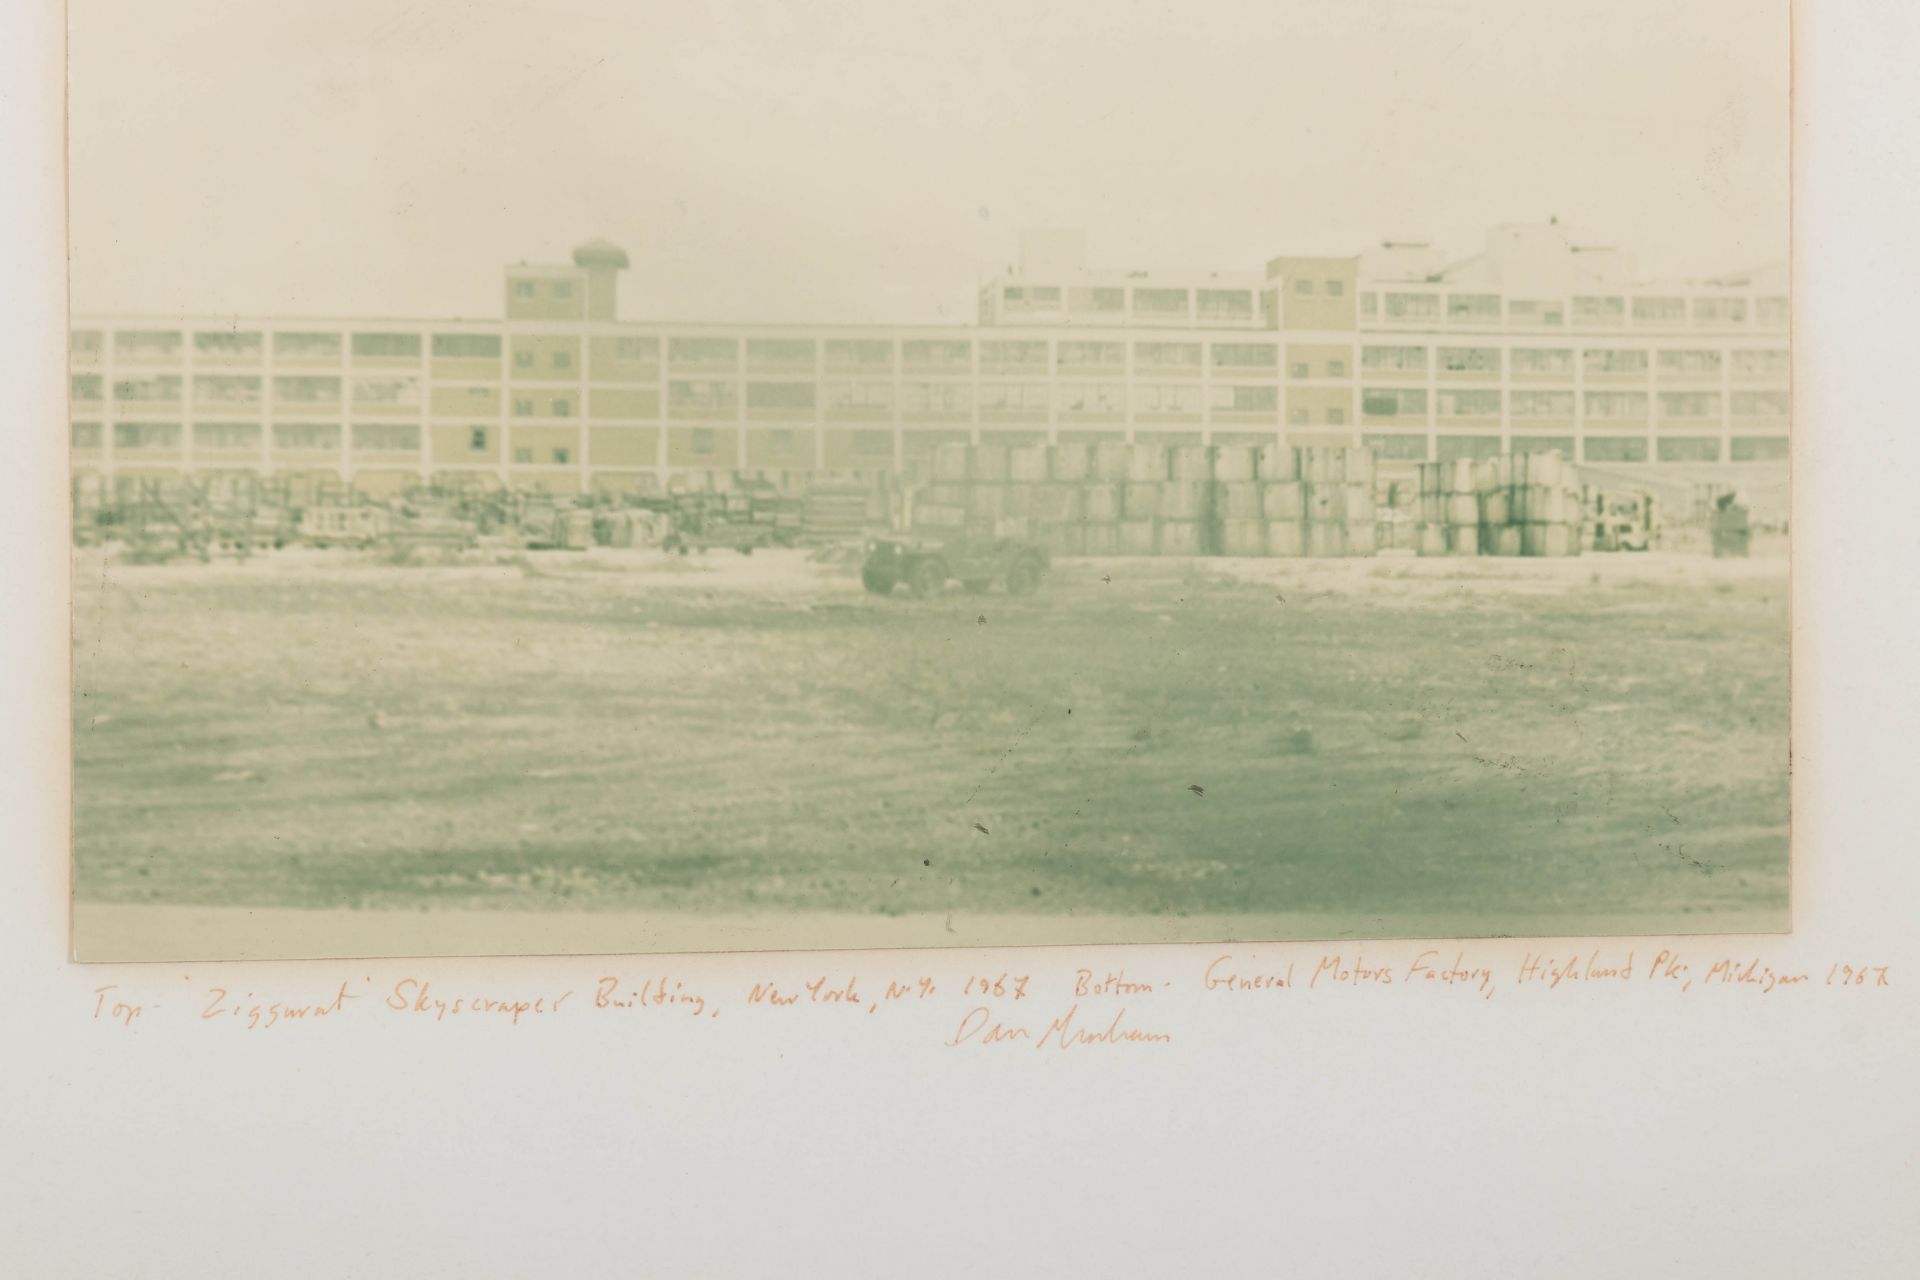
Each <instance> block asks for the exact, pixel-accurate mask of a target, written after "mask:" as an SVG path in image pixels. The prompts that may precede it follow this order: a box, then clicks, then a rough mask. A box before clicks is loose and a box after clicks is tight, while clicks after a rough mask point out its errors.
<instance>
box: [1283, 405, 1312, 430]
mask: <svg viewBox="0 0 1920 1280" xmlns="http://www.w3.org/2000/svg"><path fill="white" fill-rule="evenodd" d="M1306 424H1307V411H1306V410H1305V409H1303V408H1301V407H1300V406H1299V405H1291V406H1289V407H1288V409H1287V425H1288V426H1290V427H1304V426H1305V425H1306Z"/></svg>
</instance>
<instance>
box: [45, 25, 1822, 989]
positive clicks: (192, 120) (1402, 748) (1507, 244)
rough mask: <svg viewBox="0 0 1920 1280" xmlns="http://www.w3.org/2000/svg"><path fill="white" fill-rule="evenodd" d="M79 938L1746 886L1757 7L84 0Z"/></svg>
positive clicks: (74, 135)
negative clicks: (118, 0) (128, 0)
mask: <svg viewBox="0 0 1920 1280" xmlns="http://www.w3.org/2000/svg"><path fill="white" fill-rule="evenodd" d="M71 12H72V18H71V24H72V25H71V44H70V56H71V64H70V102H71V125H70V137H71V166H70V174H69V187H70V219H71V282H72V307H73V315H72V324H71V387H72V391H71V413H70V422H69V424H68V426H67V429H68V430H69V431H70V433H71V440H72V537H73V555H74V579H73V583H74V585H73V643H74V649H73V655H74V689H73V696H74V703H73V705H74V722H73V723H74V731H73V779H74V849H73V872H74V926H75V950H76V954H77V955H78V957H79V958H81V959H83V960H123V959H137V960H160V959H168V960H181V959H226V958H263V957H301V956H344V955H365V956H392V955H423V954H486V953H584V952H597V951H603V952H618V951H720V950H745V949H794V948H860V947H928V946H967V945H1030V944H1050V943H1084V942H1167V941H1228V940H1234V941H1245V940H1261V939H1275V940H1278V939H1298V938H1337V939H1367V938H1381V937H1484V936H1518V935H1562V936H1565V935H1591V934H1641V933H1732V932H1743V933H1750V932H1763V931H1781V930H1785V929H1787V928H1788V927H1789V910H1788V905H1789V902H1788V899H1789V894H1788V889H1789V859H1788V847H1789V846H1788V689H1787V683H1788V681H1787V676H1788V661H1787V659H1788V563H1789V561H1788V536H1789V514H1790V510H1789V488H1788V468H1789V452H1790V445H1789V441H1790V437H1791V426H1790V421H1791V416H1792V414H1791V405H1792V397H1791V390H1790V370H1791V356H1790V348H1789V330H1790V323H1789V321H1790V315H1791V303H1790V295H1789V273H1788V254H1789V225H1788V169H1789V165H1788V143H1789V132H1788V124H1789V93H1788V86H1789V69H1790V61H1789V45H1788V15H1787V5H1786V3H1785V0H1762V2H1758V3H1756V2H1754V0H1678V2H1675V0H1663V2H1662V3H1659V4H1654V3H1649V2H1647V0H1604V2H1602V0H1592V2H1582V3H1575V4H1557V5H1552V6H1542V5H1538V4H1535V3H1530V2H1528V0H1424V2H1422V3H1409V2H1396V0H1284V2H1279V0H1201V2H1199V3H1194V4H1188V5H1181V6H1173V7H1166V6H1135V5H1130V4H1111V3H1104V2H1096V0H1082V2H1075V3H1066V4H1056V5H1046V6H1039V7H1034V6H1028V5H1023V4H1016V3H1003V2H1000V0H990V2H982V3H974V4H967V5H951V6H950V5H939V6H923V5H896V4H888V3H883V2H875V0H833V2H829V3H820V4H808V5H787V4H780V3H774V2H772V0H728V2H725V3H713V4H705V5H669V4H657V3H650V2H643V3H614V2H612V0H605V2H601V0H591V2H589V0H539V2H535V0H497V2H492V3H480V4H464V3H463V4H454V3H450V2H446V3H443V2H439V0H428V2H424V3H414V4H408V5H395V4H391V3H373V2H370V0H342V2H340V3H335V4H329V5H325V6H283V5H259V4H252V3H239V2H237V0H162V2H161V3H155V4H149V5H141V6H126V5H114V4H107V3H103V2H101V0H77V2H76V3H75V4H74V5H73V6H72V11H71Z"/></svg>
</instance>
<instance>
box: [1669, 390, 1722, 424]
mask: <svg viewBox="0 0 1920 1280" xmlns="http://www.w3.org/2000/svg"><path fill="white" fill-rule="evenodd" d="M1660 416H1661V417H1662V418H1717V417H1719V416H1720V393H1719V392H1717V391H1662V392H1661V393H1660Z"/></svg>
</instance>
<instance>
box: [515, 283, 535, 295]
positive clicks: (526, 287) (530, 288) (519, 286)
mask: <svg viewBox="0 0 1920 1280" xmlns="http://www.w3.org/2000/svg"><path fill="white" fill-rule="evenodd" d="M534 292H535V290H534V285H533V281H531V280H515V281H514V282H513V296H514V297H516V298H531V297H532V296H533V295H534Z"/></svg>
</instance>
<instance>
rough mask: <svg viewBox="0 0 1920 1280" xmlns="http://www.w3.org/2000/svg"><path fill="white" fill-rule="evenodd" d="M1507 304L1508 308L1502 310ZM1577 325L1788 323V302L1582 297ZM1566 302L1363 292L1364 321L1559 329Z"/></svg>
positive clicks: (1575, 303)
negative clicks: (1503, 325)
mask: <svg viewBox="0 0 1920 1280" xmlns="http://www.w3.org/2000/svg"><path fill="white" fill-rule="evenodd" d="M1503 304H1504V313H1503ZM1571 304H1572V315H1573V323H1574V325H1575V326H1577V327H1593V328H1611V327H1618V326H1621V325H1624V324H1626V323H1627V318H1628V316H1629V315H1631V316H1632V318H1633V323H1634V324H1636V325H1678V324H1686V323H1688V322H1689V321H1690V322H1691V323H1693V324H1695V325H1700V326H1709V325H1744V324H1746V323H1747V322H1748V317H1749V316H1750V315H1751V317H1752V319H1753V321H1754V322H1755V323H1757V324H1759V325H1761V326H1762V327H1766V328H1784V327H1786V324H1787V318H1788V303H1787V299H1786V298H1784V297H1766V298H1752V299H1749V298H1744V297H1712V296H1709V297H1695V298H1691V299H1689V298H1676V297H1642V298H1632V299H1629V298H1626V297H1624V296H1619V295H1600V296H1581V297H1575V298H1573V299H1572V300H1571ZM1567 313H1568V303H1567V302H1566V301H1563V300H1560V299H1531V298H1503V297H1502V295H1500V294H1497V293H1448V294H1440V293H1428V292H1419V293H1414V292H1398V291H1386V292H1379V293H1362V294H1361V295H1360V318H1361V319H1362V320H1385V321H1388V322H1391V323H1396V324H1417V323H1428V322H1434V321H1438V320H1440V319H1441V318H1442V317H1443V316H1444V317H1445V319H1446V321H1447V323H1449V324H1499V323H1501V321H1502V319H1504V320H1505V321H1506V322H1507V323H1509V324H1513V325H1517V326H1520V327H1524V328H1534V327H1540V328H1560V327H1562V326H1564V325H1565V324H1566V323H1567Z"/></svg>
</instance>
